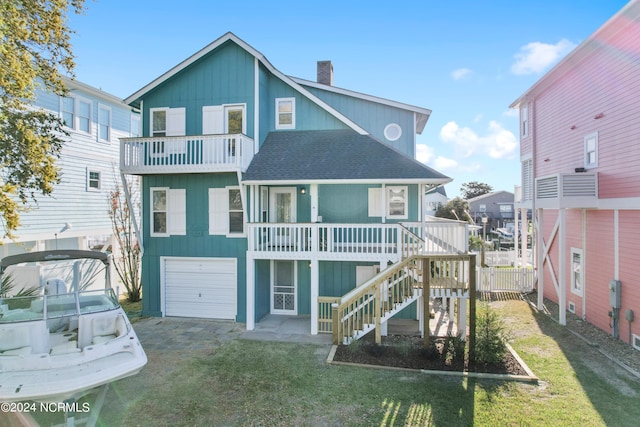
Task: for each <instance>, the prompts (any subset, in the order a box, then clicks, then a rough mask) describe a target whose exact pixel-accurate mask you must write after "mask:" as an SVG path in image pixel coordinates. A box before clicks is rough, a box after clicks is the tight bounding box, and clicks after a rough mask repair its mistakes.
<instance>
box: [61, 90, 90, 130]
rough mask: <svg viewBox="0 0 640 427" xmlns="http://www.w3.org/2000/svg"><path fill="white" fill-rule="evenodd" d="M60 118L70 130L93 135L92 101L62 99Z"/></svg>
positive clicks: (72, 98)
mask: <svg viewBox="0 0 640 427" xmlns="http://www.w3.org/2000/svg"><path fill="white" fill-rule="evenodd" d="M60 116H61V118H62V121H63V122H64V125H65V126H66V127H68V128H69V129H74V130H79V131H81V132H84V133H91V101H90V100H88V99H85V98H80V97H63V98H60Z"/></svg>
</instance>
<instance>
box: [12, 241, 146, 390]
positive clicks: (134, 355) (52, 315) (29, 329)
mask: <svg viewBox="0 0 640 427" xmlns="http://www.w3.org/2000/svg"><path fill="white" fill-rule="evenodd" d="M86 260H89V261H90V262H94V263H96V262H98V263H99V265H100V267H101V269H103V270H102V271H101V272H97V271H96V270H95V269H93V270H91V274H90V275H89V274H87V270H86V269H81V268H79V267H78V266H79V265H81V264H79V263H80V262H85V261H86ZM91 260H93V261H91ZM56 261H57V262H58V264H60V262H62V263H63V264H64V265H66V266H69V265H71V266H72V270H73V272H72V274H71V275H70V276H67V277H68V280H69V281H70V282H71V286H70V288H71V289H67V286H68V285H67V283H66V281H65V279H63V278H60V275H61V272H62V270H61V268H60V267H56V268H53V269H46V268H44V267H42V266H44V265H45V264H47V262H56ZM109 263H110V256H109V255H108V254H105V253H102V252H95V251H77V250H75V251H67V250H55V251H45V252H31V253H26V254H20V255H13V256H7V257H5V258H3V259H2V261H0V276H2V275H4V276H6V275H7V274H8V272H7V268H9V267H11V266H13V267H12V268H11V269H10V271H11V272H10V273H9V274H11V275H13V274H14V273H16V275H19V272H20V269H21V268H25V267H26V268H27V269H29V268H31V271H33V269H34V268H35V267H34V266H37V267H38V269H37V271H38V275H39V277H40V278H39V280H38V281H37V282H36V283H34V285H40V287H41V288H42V292H40V294H38V295H36V296H26V297H25V296H21V297H18V296H14V297H7V296H5V297H3V298H0V300H1V301H0V401H2V402H16V401H28V400H31V401H37V402H63V401H68V400H75V399H77V398H79V397H81V396H83V395H85V394H87V393H89V392H90V391H91V390H93V389H96V388H97V387H100V386H102V385H107V384H109V383H111V382H112V381H115V380H118V379H121V378H124V377H128V376H131V375H135V374H137V373H138V372H139V371H140V370H141V369H142V367H143V366H144V365H145V364H146V363H147V356H146V354H145V352H144V350H143V348H142V345H141V344H140V341H139V340H138V337H137V336H136V333H135V332H134V330H133V327H132V326H131V323H130V321H129V319H128V318H127V315H126V314H125V312H124V310H123V309H122V307H120V304H119V303H118V299H117V296H116V292H114V290H113V289H112V288H111V287H110V283H109ZM41 267H42V268H41ZM46 274H55V275H56V277H46V276H45V277H43V275H46ZM83 274H84V277H82V278H81V277H79V276H82V275H83ZM87 276H91V277H89V278H92V277H101V276H104V282H105V283H104V286H102V285H100V288H99V289H92V288H91V286H88V283H86V282H87V280H86V279H87ZM0 278H2V279H6V277H0ZM81 285H82V286H81ZM85 289H89V290H85Z"/></svg>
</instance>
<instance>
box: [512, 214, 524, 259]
mask: <svg viewBox="0 0 640 427" xmlns="http://www.w3.org/2000/svg"><path fill="white" fill-rule="evenodd" d="M519 219H520V209H517V208H516V209H514V210H513V226H514V229H513V241H514V243H515V244H514V245H513V249H515V251H516V254H515V255H516V258H515V264H516V265H514V267H517V266H518V260H520V264H522V260H521V259H520V254H521V252H520V248H521V247H522V238H521V235H520V233H519V231H520V224H519Z"/></svg>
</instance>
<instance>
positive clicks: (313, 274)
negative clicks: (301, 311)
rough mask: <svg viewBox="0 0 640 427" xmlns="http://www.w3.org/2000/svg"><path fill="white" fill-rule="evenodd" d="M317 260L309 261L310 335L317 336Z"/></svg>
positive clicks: (318, 292) (318, 287) (318, 283)
mask: <svg viewBox="0 0 640 427" xmlns="http://www.w3.org/2000/svg"><path fill="white" fill-rule="evenodd" d="M319 275H320V269H319V268H318V260H317V259H312V260H311V335H318V297H319V295H320V278H319Z"/></svg>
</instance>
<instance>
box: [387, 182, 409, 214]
mask: <svg viewBox="0 0 640 427" xmlns="http://www.w3.org/2000/svg"><path fill="white" fill-rule="evenodd" d="M408 191H409V190H408V187H406V186H397V187H387V188H386V196H387V197H386V202H387V218H391V219H407V218H408V211H409V194H408Z"/></svg>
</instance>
